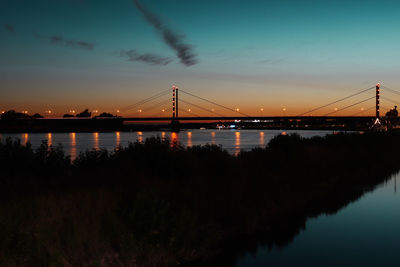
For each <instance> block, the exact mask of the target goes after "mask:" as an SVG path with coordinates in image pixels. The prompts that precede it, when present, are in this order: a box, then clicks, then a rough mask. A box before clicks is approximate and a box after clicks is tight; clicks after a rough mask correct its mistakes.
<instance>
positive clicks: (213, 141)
mask: <svg viewBox="0 0 400 267" xmlns="http://www.w3.org/2000/svg"><path fill="white" fill-rule="evenodd" d="M211 144H213V145H215V132H211Z"/></svg>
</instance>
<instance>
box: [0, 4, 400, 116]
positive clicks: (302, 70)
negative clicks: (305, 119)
mask: <svg viewBox="0 0 400 267" xmlns="http://www.w3.org/2000/svg"><path fill="white" fill-rule="evenodd" d="M399 12H400V3H399V2H398V1H370V0H363V1H348V0H347V1H342V0H336V1H322V0H321V1H298V0H296V1H289V0H279V1H277V0H275V1H267V0H264V1H256V0H252V1H248V0H247V1H245V0H229V1H228V0H220V1H216V0H196V1H194V0H146V1H145V0H141V1H136V2H135V1H132V0H119V1H102V0H35V1H32V0H26V1H22V0H2V1H1V3H0V23H1V27H0V40H1V41H0V109H1V110H8V109H16V110H18V111H22V110H28V111H29V112H30V113H34V112H39V113H44V112H45V110H52V111H53V113H55V114H59V115H62V114H64V113H67V112H68V111H69V110H72V109H74V110H82V109H84V108H89V109H91V110H94V109H98V110H99V111H108V112H112V113H115V111H116V110H117V109H121V110H124V112H125V113H124V114H134V113H135V112H137V108H136V107H135V109H134V110H126V109H124V108H125V107H127V106H129V105H130V104H133V103H135V102H137V101H139V100H141V99H143V98H146V97H149V96H151V95H153V94H156V93H158V92H160V91H162V90H166V89H168V88H170V87H171V86H172V85H173V84H176V85H178V86H179V87H180V88H181V89H183V90H186V91H189V92H191V93H194V94H196V95H199V96H202V97H205V98H208V99H210V100H213V101H215V102H218V103H221V104H223V105H226V106H229V107H232V108H240V111H241V112H244V113H246V114H251V115H260V112H261V111H260V109H261V108H263V109H264V111H263V115H283V114H286V115H297V114H298V113H301V112H303V111H306V110H309V109H312V108H313V107H316V106H319V105H322V104H325V103H328V102H330V101H333V100H335V99H337V98H340V97H343V96H346V95H349V94H351V93H353V92H357V91H360V90H362V89H366V88H369V87H371V86H374V85H375V84H376V83H377V82H381V83H382V84H384V85H386V86H387V87H389V88H393V89H397V90H400V75H399V70H400V18H399V16H398V14H399ZM384 93H385V92H383V94H384ZM373 95H374V91H373V90H371V91H369V92H368V93H366V94H363V95H360V96H358V98H355V99H353V100H352V101H353V102H357V101H360V100H362V99H365V98H368V97H372V96H373ZM387 96H388V97H390V98H391V99H394V100H396V95H390V94H389V92H388V93H387ZM170 97H171V96H170V95H167V96H165V97H164V98H160V99H159V100H158V101H162V100H167V99H168V98H170ZM182 99H186V100H187V101H189V102H194V103H197V104H203V103H201V102H198V101H196V100H195V99H193V98H190V97H185V96H184V95H182ZM397 99H398V100H399V102H400V97H397ZM352 101H349V102H346V103H342V104H340V105H338V106H330V107H328V108H326V109H324V110H322V111H320V112H319V113H318V114H315V115H322V114H323V113H327V112H329V111H332V110H333V109H334V108H341V107H343V106H346V104H350V103H351V102H352ZM154 103H157V101H156V102H154ZM154 103H153V105H154ZM382 104H383V105H384V106H387V107H391V106H393V104H392V103H391V102H385V101H384V100H383V101H382ZM149 106H151V103H150V104H149ZM169 106H170V105H169V103H166V104H164V106H163V105H161V104H160V105H159V107H156V108H155V109H154V108H153V110H151V112H150V111H149V112H150V113H148V115H152V114H155V113H157V112H160V110H161V109H162V108H164V109H167V108H169ZM373 106H374V100H373V99H372V100H371V101H369V102H366V103H363V104H360V105H357V106H355V107H353V108H351V109H348V111H347V110H346V112H342V113H339V114H338V115H348V114H352V113H356V112H357V111H359V110H360V109H361V108H364V109H368V108H370V107H373ZM180 107H181V108H182V109H185V110H187V109H189V108H190V109H191V110H192V112H194V113H196V114H202V115H203V114H204V115H205V111H202V110H198V109H197V110H196V107H194V106H191V105H189V104H185V103H181V106H180ZM204 107H205V108H207V109H211V108H214V109H215V110H216V111H220V113H224V111H223V110H219V109H218V107H212V106H211V105H208V104H204ZM140 108H142V109H143V111H146V109H147V108H148V107H146V106H144V107H140ZM283 108H285V109H286V111H283ZM125 110H126V111H125ZM373 112H374V111H373V110H371V112H370V113H371V114H373ZM181 114H182V113H181ZM182 115H187V114H182ZM208 115H211V114H208Z"/></svg>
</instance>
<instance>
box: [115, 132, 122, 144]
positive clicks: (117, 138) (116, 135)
mask: <svg viewBox="0 0 400 267" xmlns="http://www.w3.org/2000/svg"><path fill="white" fill-rule="evenodd" d="M120 145H121V133H120V132H115V147H116V148H119V146H120Z"/></svg>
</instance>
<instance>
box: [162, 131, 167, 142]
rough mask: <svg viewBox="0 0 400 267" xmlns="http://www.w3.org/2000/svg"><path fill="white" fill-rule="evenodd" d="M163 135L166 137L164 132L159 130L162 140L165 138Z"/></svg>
mask: <svg viewBox="0 0 400 267" xmlns="http://www.w3.org/2000/svg"><path fill="white" fill-rule="evenodd" d="M165 137H166V134H165V132H161V139H162V140H165Z"/></svg>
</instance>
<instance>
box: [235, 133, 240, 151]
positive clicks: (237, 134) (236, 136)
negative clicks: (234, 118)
mask: <svg viewBox="0 0 400 267" xmlns="http://www.w3.org/2000/svg"><path fill="white" fill-rule="evenodd" d="M239 153H240V132H235V156H237V155H239Z"/></svg>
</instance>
